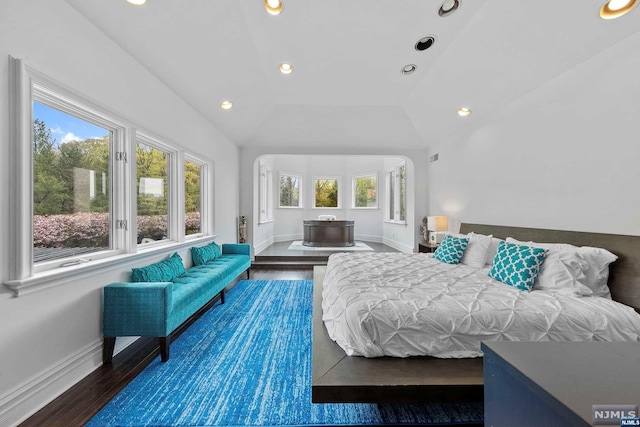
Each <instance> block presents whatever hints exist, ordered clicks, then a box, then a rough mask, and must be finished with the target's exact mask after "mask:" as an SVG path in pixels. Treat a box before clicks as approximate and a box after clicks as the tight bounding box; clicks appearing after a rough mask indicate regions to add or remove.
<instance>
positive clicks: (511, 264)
mask: <svg viewBox="0 0 640 427" xmlns="http://www.w3.org/2000/svg"><path fill="white" fill-rule="evenodd" d="M545 256H546V251H545V250H544V249H542V248H534V247H532V246H524V245H516V244H514V243H508V242H500V245H499V246H498V252H496V256H495V258H493V266H492V267H491V270H490V271H489V276H490V277H493V278H494V279H496V280H499V281H500V282H502V283H506V284H507V285H509V286H513V287H514V288H517V289H520V290H521V291H530V290H531V288H532V287H533V282H535V281H536V277H538V272H539V271H540V266H541V265H542V262H543V261H544V257H545Z"/></svg>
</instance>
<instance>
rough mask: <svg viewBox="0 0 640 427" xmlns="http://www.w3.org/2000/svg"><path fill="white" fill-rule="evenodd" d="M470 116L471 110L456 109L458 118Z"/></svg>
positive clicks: (464, 108) (465, 108)
mask: <svg viewBox="0 0 640 427" xmlns="http://www.w3.org/2000/svg"><path fill="white" fill-rule="evenodd" d="M470 114H471V109H470V108H468V107H460V108H458V115H459V116H460V117H467V116H468V115H470Z"/></svg>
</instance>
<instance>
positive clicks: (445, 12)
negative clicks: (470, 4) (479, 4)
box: [438, 0, 460, 16]
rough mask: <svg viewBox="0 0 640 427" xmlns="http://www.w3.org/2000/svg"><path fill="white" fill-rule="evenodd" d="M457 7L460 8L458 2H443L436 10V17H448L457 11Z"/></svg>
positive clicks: (449, 0) (446, 0)
mask: <svg viewBox="0 0 640 427" xmlns="http://www.w3.org/2000/svg"><path fill="white" fill-rule="evenodd" d="M458 6H460V1H459V0H444V1H443V2H442V4H441V5H440V9H438V15H440V16H449V15H451V14H452V13H453V12H455V11H456V10H458Z"/></svg>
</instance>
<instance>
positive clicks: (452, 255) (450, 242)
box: [433, 234, 469, 264]
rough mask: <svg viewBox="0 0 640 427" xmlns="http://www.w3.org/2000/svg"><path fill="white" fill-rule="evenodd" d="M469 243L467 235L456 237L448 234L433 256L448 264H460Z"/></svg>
mask: <svg viewBox="0 0 640 427" xmlns="http://www.w3.org/2000/svg"><path fill="white" fill-rule="evenodd" d="M468 244H469V239H468V238H466V237H455V236H452V235H450V234H447V235H446V236H444V240H442V243H440V246H438V249H436V251H435V253H434V254H433V257H434V258H435V259H437V260H438V261H442V262H446V263H447V264H458V263H459V262H460V260H461V259H462V255H464V250H465V249H466V248H467V245H468Z"/></svg>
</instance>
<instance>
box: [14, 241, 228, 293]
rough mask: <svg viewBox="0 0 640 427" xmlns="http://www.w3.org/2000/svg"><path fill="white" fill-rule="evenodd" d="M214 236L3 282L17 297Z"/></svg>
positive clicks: (156, 246) (158, 246)
mask: <svg viewBox="0 0 640 427" xmlns="http://www.w3.org/2000/svg"><path fill="white" fill-rule="evenodd" d="M215 237H216V236H215V235H212V236H203V237H201V238H197V239H189V240H187V241H184V242H171V243H169V244H165V245H154V247H153V248H144V249H143V248H140V247H138V252H137V253H124V254H120V255H115V256H112V257H108V258H103V259H98V260H95V261H90V262H88V263H85V264H80V265H73V266H69V267H61V268H56V269H54V270H48V271H44V272H42V273H37V274H34V275H33V276H30V277H27V278H24V279H16V280H9V281H7V282H5V286H7V287H8V288H10V289H11V290H12V291H13V292H14V296H15V297H19V296H22V295H26V294H29V293H32V292H35V291H39V290H42V289H47V288H51V287H54V286H58V285H63V284H65V283H68V282H69V279H81V278H83V277H88V276H91V275H94V274H96V273H97V272H99V271H109V270H115V269H116V268H120V267H121V266H122V265H123V264H127V263H131V262H133V261H137V260H142V259H145V258H149V257H151V256H153V255H157V254H159V253H163V252H173V251H176V250H179V249H182V248H186V247H189V246H192V245H194V244H195V243H206V242H208V241H212V240H214V239H215Z"/></svg>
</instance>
